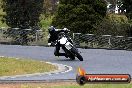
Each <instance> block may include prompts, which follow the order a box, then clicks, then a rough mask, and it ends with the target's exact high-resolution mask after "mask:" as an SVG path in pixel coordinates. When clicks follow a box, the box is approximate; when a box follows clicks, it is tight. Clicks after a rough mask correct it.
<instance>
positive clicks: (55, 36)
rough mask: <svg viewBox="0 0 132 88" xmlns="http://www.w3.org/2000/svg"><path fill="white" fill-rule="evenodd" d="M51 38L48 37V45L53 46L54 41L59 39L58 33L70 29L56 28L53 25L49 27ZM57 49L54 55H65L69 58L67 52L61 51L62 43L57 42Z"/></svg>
mask: <svg viewBox="0 0 132 88" xmlns="http://www.w3.org/2000/svg"><path fill="white" fill-rule="evenodd" d="M48 30H49V39H48V45H49V46H51V45H52V43H55V42H56V40H57V39H58V34H59V33H60V32H67V31H69V30H68V29H67V28H63V29H55V28H54V27H53V26H51V27H49V29H48ZM55 47H56V48H55V51H54V55H55V56H65V57H66V58H68V56H67V55H66V54H65V53H60V52H59V50H60V47H61V45H60V44H59V43H58V42H57V44H56V45H55Z"/></svg>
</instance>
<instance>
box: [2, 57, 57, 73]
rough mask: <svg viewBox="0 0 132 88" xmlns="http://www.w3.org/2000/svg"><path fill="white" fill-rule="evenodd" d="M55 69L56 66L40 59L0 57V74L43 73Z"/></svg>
mask: <svg viewBox="0 0 132 88" xmlns="http://www.w3.org/2000/svg"><path fill="white" fill-rule="evenodd" d="M56 69H57V67H56V66H53V65H51V64H47V63H45V62H41V61H36V60H31V59H15V58H7V57H0V76H12V75H23V74H32V73H44V72H49V71H53V70H56Z"/></svg>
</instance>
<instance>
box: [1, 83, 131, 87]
mask: <svg viewBox="0 0 132 88" xmlns="http://www.w3.org/2000/svg"><path fill="white" fill-rule="evenodd" d="M0 87H2V88H5V87H6V88H132V83H130V84H86V85H84V86H80V85H78V84H77V83H76V82H55V83H54V82H51V83H25V84H0Z"/></svg>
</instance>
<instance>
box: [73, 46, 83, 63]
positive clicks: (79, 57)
mask: <svg viewBox="0 0 132 88" xmlns="http://www.w3.org/2000/svg"><path fill="white" fill-rule="evenodd" d="M71 51H72V52H73V53H74V55H76V57H77V58H78V59H79V60H80V61H83V57H82V56H81V55H80V53H79V52H78V51H77V49H76V48H74V47H73V48H72V49H71Z"/></svg>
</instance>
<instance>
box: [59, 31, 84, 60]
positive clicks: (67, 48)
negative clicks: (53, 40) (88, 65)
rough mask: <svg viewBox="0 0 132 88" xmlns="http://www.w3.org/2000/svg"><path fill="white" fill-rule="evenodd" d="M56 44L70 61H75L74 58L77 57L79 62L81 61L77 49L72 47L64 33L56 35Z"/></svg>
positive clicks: (70, 41)
mask: <svg viewBox="0 0 132 88" xmlns="http://www.w3.org/2000/svg"><path fill="white" fill-rule="evenodd" d="M57 42H58V43H59V44H60V45H61V47H62V50H63V51H64V52H65V54H66V55H67V56H68V57H69V58H70V59H71V60H75V57H77V58H78V59H79V60H80V61H83V57H82V56H81V55H80V53H79V51H78V49H77V48H76V47H75V46H74V45H73V41H72V39H70V38H69V37H67V36H66V34H65V33H64V32H60V33H59V34H58V40H57Z"/></svg>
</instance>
